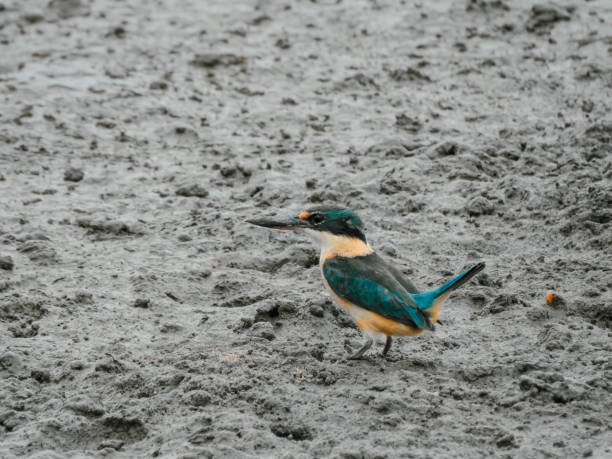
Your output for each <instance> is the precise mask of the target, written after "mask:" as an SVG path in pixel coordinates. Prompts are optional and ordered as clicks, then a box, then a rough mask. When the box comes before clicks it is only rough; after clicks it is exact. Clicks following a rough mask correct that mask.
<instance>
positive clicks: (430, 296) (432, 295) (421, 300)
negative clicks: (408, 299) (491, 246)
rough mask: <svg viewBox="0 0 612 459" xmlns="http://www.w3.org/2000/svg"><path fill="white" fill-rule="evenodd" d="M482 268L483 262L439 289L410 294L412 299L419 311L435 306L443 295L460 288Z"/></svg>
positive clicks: (483, 266)
mask: <svg viewBox="0 0 612 459" xmlns="http://www.w3.org/2000/svg"><path fill="white" fill-rule="evenodd" d="M484 268H485V264H484V263H483V262H481V263H478V264H477V265H474V266H472V267H471V268H469V269H467V270H466V271H464V272H462V273H461V274H459V275H458V276H457V277H455V278H454V279H452V280H450V281H448V282H447V283H446V284H444V285H443V286H442V287H440V288H437V289H434V290H429V291H427V292H423V293H416V294H411V296H412V298H413V299H414V301H415V303H416V304H417V305H418V306H419V307H420V308H421V309H428V308H430V307H432V306H433V305H434V304H435V302H436V299H438V298H440V297H441V296H442V295H444V294H449V293H450V292H452V291H453V290H455V289H456V288H459V287H461V286H462V285H463V284H465V283H466V282H467V281H469V280H470V279H471V278H472V277H474V276H475V275H476V274H478V273H479V272H480V271H482V270H483V269H484Z"/></svg>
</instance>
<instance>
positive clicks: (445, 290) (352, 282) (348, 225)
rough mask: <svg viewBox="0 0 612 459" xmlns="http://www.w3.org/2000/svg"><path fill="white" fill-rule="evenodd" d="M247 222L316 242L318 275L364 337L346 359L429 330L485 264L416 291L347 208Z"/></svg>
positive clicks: (322, 207) (306, 212)
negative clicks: (382, 342)
mask: <svg viewBox="0 0 612 459" xmlns="http://www.w3.org/2000/svg"><path fill="white" fill-rule="evenodd" d="M248 223H251V224H253V225H257V226H263V227H266V228H273V229H278V230H295V231H301V232H304V233H306V234H308V235H310V236H312V237H313V238H314V239H315V240H316V241H317V242H318V243H319V244H320V246H321V258H320V266H321V272H322V274H323V281H324V282H325V285H326V287H327V288H328V290H329V291H330V293H331V296H332V297H333V298H334V299H335V300H336V302H337V303H338V304H339V305H340V306H341V307H342V308H343V309H344V310H345V311H347V312H348V313H349V314H350V315H351V317H352V318H353V320H355V322H356V323H357V326H358V327H359V329H360V330H361V332H362V333H363V334H364V335H365V337H366V342H365V344H364V345H363V347H362V348H361V349H359V350H358V351H357V352H356V353H355V354H354V355H352V356H350V357H349V359H361V358H362V357H363V354H364V353H365V352H366V351H367V350H368V349H369V348H370V347H371V346H372V343H373V341H374V340H375V339H378V338H383V337H384V338H385V339H386V342H385V348H384V350H383V356H384V355H386V354H387V352H389V349H390V348H391V336H406V335H411V336H414V335H418V334H420V333H422V332H423V331H424V330H427V329H429V330H433V328H434V326H433V324H434V323H435V322H438V317H439V315H440V307H441V306H442V303H443V302H444V300H445V299H446V298H448V296H449V295H450V293H451V292H452V291H453V290H455V289H456V288H458V287H460V286H462V285H463V284H465V283H466V282H467V281H469V280H470V279H471V278H472V277H473V276H475V275H476V274H478V273H479V272H480V271H482V270H483V269H484V267H485V264H484V263H478V264H476V265H474V266H472V267H471V268H469V269H468V270H466V271H464V272H463V273H461V274H459V275H458V276H457V277H455V278H454V279H452V280H450V281H448V282H447V283H446V284H444V285H442V287H440V288H436V289H433V290H428V291H426V292H419V291H418V290H417V289H416V287H415V286H414V284H413V283H412V282H410V281H409V280H408V279H406V277H404V275H403V274H402V273H401V272H400V270H399V269H398V268H396V267H395V266H393V265H392V264H390V263H389V262H387V261H385V260H383V259H382V258H381V257H379V256H378V255H377V254H376V253H375V252H374V250H373V249H372V247H371V246H370V244H368V242H367V240H366V236H365V233H364V227H363V223H362V221H361V219H360V218H359V217H358V216H357V214H356V213H354V212H353V211H351V210H349V209H344V208H341V207H327V206H320V207H313V208H311V209H308V210H306V211H304V212H301V213H300V214H298V215H297V216H293V217H290V218H288V219H284V220H278V219H272V218H264V219H255V220H248Z"/></svg>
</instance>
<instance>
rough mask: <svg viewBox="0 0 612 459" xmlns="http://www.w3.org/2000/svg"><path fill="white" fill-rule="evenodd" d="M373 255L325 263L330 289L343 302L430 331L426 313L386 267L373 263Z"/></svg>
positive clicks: (335, 259)
mask: <svg viewBox="0 0 612 459" xmlns="http://www.w3.org/2000/svg"><path fill="white" fill-rule="evenodd" d="M369 257H370V255H366V256H362V257H335V258H331V259H329V260H326V261H325V262H324V263H323V275H324V276H325V279H326V280H327V282H328V284H329V286H330V288H331V289H332V290H333V291H334V293H335V294H336V295H338V296H339V297H340V298H342V299H343V300H346V301H349V302H350V303H353V304H355V305H357V306H360V307H362V308H364V309H367V310H368V311H372V312H375V313H377V314H380V315H381V316H383V317H385V318H387V319H391V320H394V321H396V322H400V323H403V324H405V325H409V326H411V327H414V328H419V329H424V328H431V327H432V325H431V322H430V321H429V316H428V315H427V313H426V312H424V311H423V310H422V309H420V308H419V307H418V306H417V305H416V303H415V302H414V300H413V299H412V298H411V296H410V294H409V293H408V292H407V291H406V289H405V288H404V287H403V286H402V285H401V284H400V283H399V282H398V281H397V280H396V279H395V276H394V275H393V273H391V272H390V271H389V269H388V267H386V266H385V265H384V264H383V263H371V259H370V258H369Z"/></svg>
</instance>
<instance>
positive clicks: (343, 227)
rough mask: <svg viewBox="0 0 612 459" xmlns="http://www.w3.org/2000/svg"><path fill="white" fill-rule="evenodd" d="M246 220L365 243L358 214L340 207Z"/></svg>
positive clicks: (325, 237)
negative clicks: (281, 216) (289, 215)
mask: <svg viewBox="0 0 612 459" xmlns="http://www.w3.org/2000/svg"><path fill="white" fill-rule="evenodd" d="M247 222H248V223H251V224H253V225H257V226H263V227H265V228H273V229H279V230H299V231H304V232H306V233H309V234H310V235H312V236H314V237H315V238H317V239H319V240H325V239H328V238H333V237H347V238H354V239H359V240H361V241H362V242H364V243H367V242H366V236H365V233H364V229H363V222H362V221H361V219H360V218H359V216H357V214H356V213H355V212H353V211H352V210H349V209H344V208H342V207H328V206H319V207H312V208H310V209H308V210H305V211H303V212H300V213H299V214H297V215H294V216H291V217H289V218H283V219H276V218H256V219H252V220H247Z"/></svg>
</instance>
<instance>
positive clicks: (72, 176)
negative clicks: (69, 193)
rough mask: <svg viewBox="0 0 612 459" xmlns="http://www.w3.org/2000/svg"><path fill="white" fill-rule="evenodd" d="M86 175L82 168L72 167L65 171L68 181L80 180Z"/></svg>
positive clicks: (65, 178)
mask: <svg viewBox="0 0 612 459" xmlns="http://www.w3.org/2000/svg"><path fill="white" fill-rule="evenodd" d="M83 177H85V173H84V172H83V171H82V170H81V169H77V168H76V167H71V168H70V169H66V171H65V172H64V180H65V181H67V182H80V181H81V180H83Z"/></svg>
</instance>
